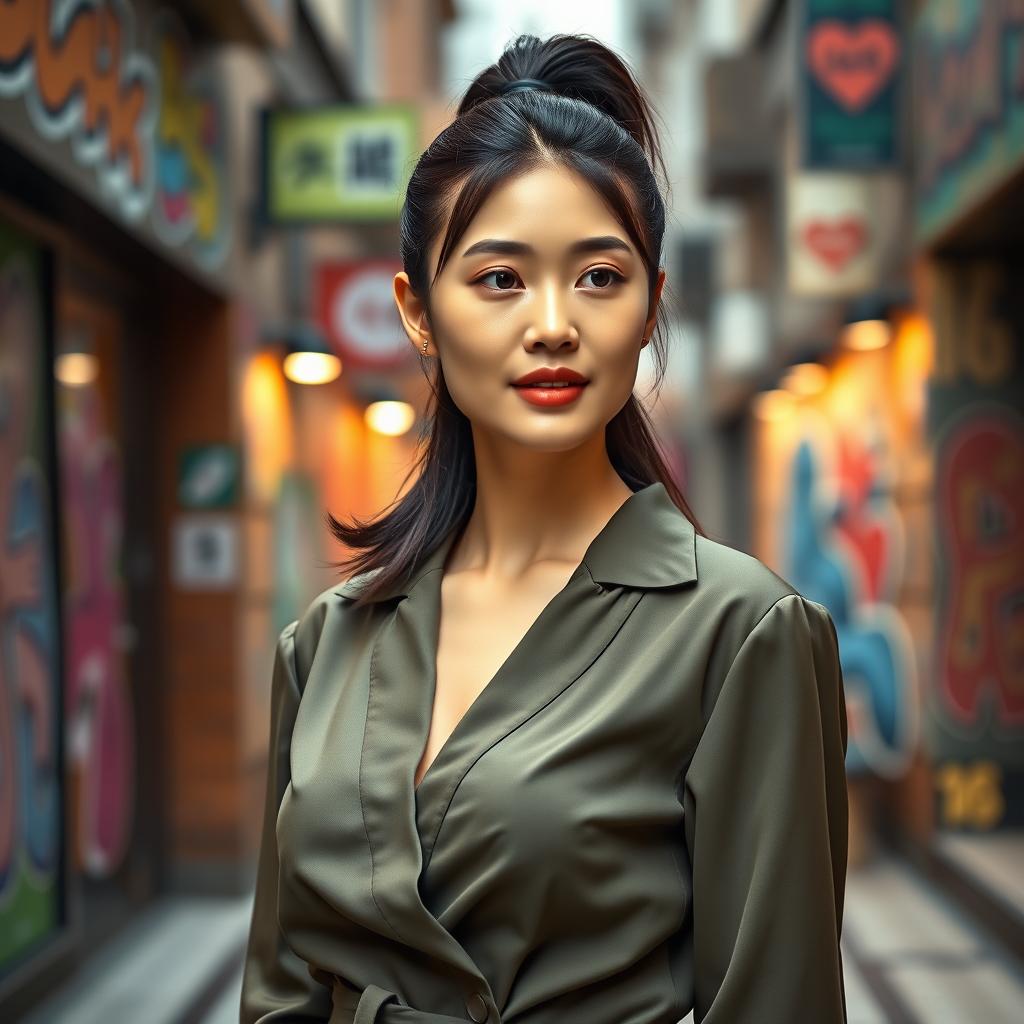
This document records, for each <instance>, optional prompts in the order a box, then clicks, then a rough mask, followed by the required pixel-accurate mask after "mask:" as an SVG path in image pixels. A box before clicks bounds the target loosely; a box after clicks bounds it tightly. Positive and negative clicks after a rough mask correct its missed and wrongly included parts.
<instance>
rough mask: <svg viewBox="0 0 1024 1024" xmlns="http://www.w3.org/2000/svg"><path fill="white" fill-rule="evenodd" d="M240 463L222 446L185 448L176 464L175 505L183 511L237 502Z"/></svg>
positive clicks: (230, 449)
mask: <svg viewBox="0 0 1024 1024" xmlns="http://www.w3.org/2000/svg"><path fill="white" fill-rule="evenodd" d="M239 476H240V459H239V455H238V450H237V449H236V448H233V447H231V446H230V445H226V444H206V445H200V446H197V447H193V448H186V449H185V450H184V451H183V452H182V453H181V457H180V459H179V461H178V504H179V505H181V506H182V507H184V508H223V507H224V506H226V505H234V504H235V502H236V501H237V500H238V483H239Z"/></svg>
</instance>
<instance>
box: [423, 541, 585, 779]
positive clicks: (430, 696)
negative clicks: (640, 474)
mask: <svg viewBox="0 0 1024 1024" xmlns="http://www.w3.org/2000/svg"><path fill="white" fill-rule="evenodd" d="M460 532H461V531H460ZM454 543H455V541H454V538H453V539H450V540H449V543H448V546H447V548H446V550H445V555H444V559H443V562H444V564H442V566H441V568H440V569H439V570H438V571H439V573H440V578H439V579H438V580H437V582H436V584H435V585H436V587H437V596H436V599H435V600H436V602H437V617H436V622H435V629H434V635H433V645H432V649H431V651H430V664H431V666H432V671H431V672H430V675H429V680H430V685H429V686H427V687H424V692H425V693H426V710H427V729H426V733H425V734H424V736H423V742H422V744H421V745H420V748H419V753H418V755H417V757H416V761H415V763H414V764H413V787H412V792H413V796H414V797H417V798H418V797H419V795H420V790H421V789H422V787H423V784H424V783H425V782H426V781H427V779H428V778H429V777H430V774H431V772H433V770H434V766H435V765H437V763H438V762H439V761H440V760H441V759H442V757H443V756H444V754H445V752H446V751H447V749H448V748H449V747H450V746H451V745H452V741H453V740H454V738H455V736H456V733H458V732H459V730H460V728H461V727H462V723H463V722H464V721H465V720H466V719H467V718H468V717H469V714H470V712H471V711H472V710H473V708H474V707H475V706H476V705H477V704H479V703H480V701H481V699H482V698H483V696H484V694H485V693H486V692H487V691H488V690H489V689H490V688H491V686H492V685H493V683H494V681H495V680H496V679H497V678H498V677H499V676H500V675H501V674H502V673H503V672H504V670H505V667H506V666H507V665H508V664H509V662H511V661H512V659H513V657H514V656H515V655H516V654H517V653H518V652H519V649H520V648H521V647H522V646H523V645H524V644H525V643H526V641H527V639H528V638H529V637H530V636H531V635H532V634H533V633H534V632H535V631H536V630H537V627H538V624H539V623H540V621H541V620H542V619H543V618H544V617H545V615H546V614H547V612H548V610H549V609H550V608H551V606H552V605H553V604H554V603H555V602H556V601H557V600H558V598H560V597H561V596H562V594H564V593H565V592H566V591H567V590H568V589H569V587H570V586H572V584H573V583H574V582H575V581H576V579H577V577H578V576H579V575H580V573H581V572H584V571H585V562H586V555H584V557H583V558H581V559H580V561H579V562H578V563H577V564H576V567H575V568H574V569H573V571H572V573H571V575H570V576H569V578H568V579H567V580H566V581H565V583H564V584H563V585H562V586H561V587H560V588H559V589H558V590H557V591H555V593H554V594H552V595H551V597H550V598H549V599H548V601H547V603H546V604H545V605H544V607H543V608H541V610H540V611H539V612H538V613H537V615H536V616H535V617H534V619H533V621H532V622H531V623H530V625H529V626H528V627H527V628H526V632H524V633H523V634H522V636H520V638H519V640H518V641H517V642H516V645H515V646H514V647H513V648H512V649H511V650H510V651H509V653H508V654H507V655H506V657H505V659H504V661H502V663H501V664H500V665H499V666H498V667H497V669H496V670H495V672H494V674H493V675H492V676H491V678H490V679H488V680H487V682H486V683H485V684H484V685H483V687H482V688H481V689H480V691H479V692H478V693H477V695H476V696H475V697H474V698H473V700H471V701H470V703H469V706H468V707H467V708H466V710H465V711H463V713H462V714H461V715H460V716H459V719H458V721H456V723H455V725H454V726H453V727H452V728H451V730H450V731H449V733H448V735H447V736H446V737H445V739H444V742H443V743H442V744H441V746H440V747H438V748H437V752H436V753H435V754H434V756H433V757H432V758H431V759H430V763H429V764H428V765H427V768H426V771H424V773H423V775H422V777H421V778H420V781H419V782H416V781H415V775H416V769H417V768H419V765H420V761H421V760H422V759H423V751H424V750H425V749H426V745H427V742H428V741H429V739H430V729H431V726H432V724H433V719H434V703H435V700H436V698H437V655H438V652H439V651H440V646H441V617H442V614H443V607H442V594H441V588H442V586H443V584H444V569H445V565H446V564H447V561H448V556H449V555H450V553H451V550H452V548H453V547H454Z"/></svg>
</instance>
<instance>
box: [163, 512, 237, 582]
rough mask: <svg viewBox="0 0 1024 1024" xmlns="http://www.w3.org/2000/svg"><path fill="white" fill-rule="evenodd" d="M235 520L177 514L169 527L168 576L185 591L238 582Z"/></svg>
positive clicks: (208, 515)
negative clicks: (170, 538) (171, 535)
mask: <svg viewBox="0 0 1024 1024" xmlns="http://www.w3.org/2000/svg"><path fill="white" fill-rule="evenodd" d="M238 547H239V543H238V523H237V521H236V520H235V517H234V516H230V515H216V514H199V513H197V514H194V515H187V516H180V517H179V518H178V519H177V520H176V521H175V523H174V527H173V557H172V559H171V566H172V575H173V578H174V583H175V585H176V586H178V587H181V588H183V589H186V590H225V589H228V588H230V587H233V586H235V584H236V583H237V582H238Z"/></svg>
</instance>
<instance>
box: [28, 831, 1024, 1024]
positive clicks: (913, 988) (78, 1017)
mask: <svg viewBox="0 0 1024 1024" xmlns="http://www.w3.org/2000/svg"><path fill="white" fill-rule="evenodd" d="M950 848H951V849H955V852H956V854H957V856H958V857H960V858H961V859H962V860H963V861H964V862H965V863H968V862H969V863H970V864H971V865H973V868H972V869H973V870H975V871H977V872H978V873H980V874H983V875H984V876H985V877H986V878H988V879H989V882H990V884H991V885H993V886H997V887H999V888H1000V890H1002V888H1003V887H1005V888H1006V892H1007V893H1008V896H1007V898H1008V899H1010V900H1013V899H1016V898H1019V896H1020V895H1021V884H1020V883H1021V879H1020V871H1019V870H1018V869H1017V868H1016V866H1017V865H1020V864H1022V863H1024V856H1021V851H1020V847H1019V845H1015V844H1014V843H1013V842H1012V841H1010V839H1009V838H1007V837H1003V838H1002V839H1001V840H999V841H997V842H993V843H988V844H987V845H986V844H985V843H983V844H981V845H980V846H979V845H977V844H974V845H972V843H971V841H970V840H963V839H959V838H958V839H957V840H955V841H954V842H953V843H952V844H951V845H950ZM1014 893H1016V895H1014ZM248 925H249V901H248V899H242V900H220V901H217V900H198V899H196V900H176V901H173V902H171V901H165V902H163V903H160V904H158V905H156V906H154V907H153V908H152V909H151V910H150V911H148V912H147V913H146V914H144V915H143V916H142V917H140V919H139V920H138V921H136V922H135V923H134V924H133V925H132V926H131V927H130V928H129V929H128V930H127V931H126V932H124V933H122V934H121V935H120V936H119V937H118V938H117V939H116V940H115V941H114V942H112V943H110V944H109V945H108V946H106V947H105V948H104V949H103V950H101V951H100V952H99V953H97V955H96V956H95V957H94V958H93V959H92V960H91V961H89V962H88V963H87V964H86V965H84V966H83V969H82V970H80V971H78V972H77V974H76V975H75V976H74V978H72V979H71V980H70V981H69V983H68V985H67V986H66V987H65V988H64V989H62V990H61V991H60V992H58V993H57V994H55V996H54V997H52V998H51V1000H50V1001H49V1002H48V1003H47V1004H46V1005H45V1006H43V1007H40V1008H39V1009H38V1010H37V1011H36V1012H34V1013H33V1014H32V1015H31V1017H29V1018H27V1019H26V1024H116V1022H120V1021H137V1020H140V1019H143V1017H142V1016H141V1015H140V1008H141V1007H144V1008H145V1014H144V1019H145V1020H146V1022H147V1024H180V1022H181V1021H182V1020H183V1019H184V1017H185V1015H186V1011H190V1013H189V1016H191V1017H192V1020H195V1019H196V1018H195V1010H196V1008H197V997H200V996H202V998H201V999H198V1002H199V1005H200V1006H204V1007H205V1009H204V1010H203V1012H202V1013H201V1014H200V1018H199V1024H235V1022H237V1020H238V996H239V988H240V984H241V974H240V970H239V968H238V966H237V965H238V963H239V962H240V957H241V953H242V950H243V948H244V943H245V938H246V933H247V930H248ZM843 958H844V967H845V971H846V988H847V1009H848V1012H849V1024H980V1022H984V1024H1017V1022H1018V1021H1020V1020H1024V1013H1022V1008H1024V972H1022V971H1021V968H1020V966H1019V965H1018V964H1017V962H1016V961H1014V960H1012V959H1010V958H1009V957H1008V956H1007V954H1006V953H1005V952H1004V951H1003V949H1002V947H1000V946H998V945H997V944H995V943H994V942H993V941H992V940H991V939H990V938H989V937H988V936H987V935H986V934H984V933H982V932H981V931H979V930H978V929H977V928H976V927H975V926H974V924H973V923H972V922H971V921H970V920H969V919H967V918H966V917H964V915H963V914H962V913H961V912H960V911H959V910H958V908H957V907H956V906H955V905H953V904H952V903H951V902H950V901H949V900H948V899H947V898H946V896H945V895H944V894H943V893H941V892H939V891H937V890H935V889H934V888H932V887H931V886H930V885H929V884H928V883H926V882H924V881H923V880H922V879H921V877H920V876H919V875H917V874H916V873H914V871H913V870H912V869H911V868H909V867H908V866H907V865H906V864H905V863H904V862H903V861H901V860H898V859H896V858H892V857H888V856H886V857H882V858H880V859H878V860H877V861H875V862H874V863H872V864H871V865H870V866H868V867H866V868H862V869H858V870H856V871H852V872H851V874H850V877H849V879H848V883H847V895H846V917H845V923H844V929H843ZM691 1022H692V1015H690V1016H689V1017H687V1018H686V1021H685V1024H691Z"/></svg>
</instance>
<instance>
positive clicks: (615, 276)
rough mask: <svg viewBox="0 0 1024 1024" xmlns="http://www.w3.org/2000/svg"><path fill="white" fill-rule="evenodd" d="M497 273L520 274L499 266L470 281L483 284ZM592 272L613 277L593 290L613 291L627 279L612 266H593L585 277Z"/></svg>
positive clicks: (496, 290) (516, 276)
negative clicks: (609, 282)
mask: <svg viewBox="0 0 1024 1024" xmlns="http://www.w3.org/2000/svg"><path fill="white" fill-rule="evenodd" d="M497 274H506V275H508V276H509V277H514V278H516V279H517V280H518V275H517V274H516V273H515V271H512V270H506V269H504V268H499V269H498V270H489V271H488V272H487V273H486V274H482V275H481V276H480V277H478V278H475V279H474V280H473V281H471V282H470V284H471V285H474V286H475V285H482V284H483V282H484V281H486V280H487V279H488V278H489V277H494V276H495V275H497ZM591 274H608V275H610V276H611V278H612V281H611V284H608V285H605V286H604V287H598V288H592V289H590V290H591V291H599V292H607V291H611V290H612V289H613V288H614V287H615V286H616V285H620V284H623V283H625V281H626V276H625V275H624V274H620V273H619V272H618V271H617V270H614V269H613V268H612V267H591V268H590V269H589V270H587V271H585V272H584V273H583V277H588V276H589V275H591ZM486 290H487V291H489V292H510V291H512V290H513V289H511V288H492V287H490V286H488V287H486Z"/></svg>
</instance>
